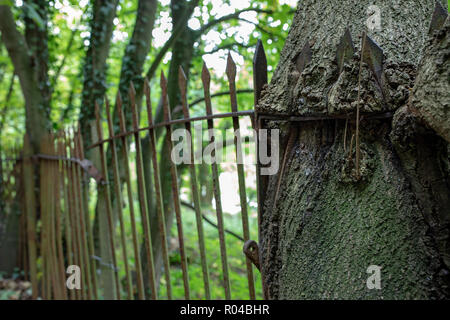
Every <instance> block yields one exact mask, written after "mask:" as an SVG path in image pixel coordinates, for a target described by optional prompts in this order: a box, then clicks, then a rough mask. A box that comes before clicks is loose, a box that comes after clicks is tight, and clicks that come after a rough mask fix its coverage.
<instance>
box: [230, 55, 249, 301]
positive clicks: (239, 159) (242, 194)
mask: <svg viewBox="0 0 450 320" xmlns="http://www.w3.org/2000/svg"><path fill="white" fill-rule="evenodd" d="M226 72H227V76H228V82H229V87H230V102H231V111H232V112H237V111H238V105H237V98H236V64H235V63H234V61H233V59H232V57H231V53H230V54H228V61H227V69H226ZM233 129H234V146H235V150H236V166H237V172H238V181H239V198H240V200H241V217H242V229H243V231H244V241H245V242H247V241H248V240H249V239H250V228H249V226H248V212H247V193H246V190H245V173H244V164H243V163H244V159H243V156H242V145H241V133H240V126H239V117H233ZM245 262H246V265H247V280H248V290H249V293H250V299H252V300H255V299H256V295H255V280H254V277H253V267H252V262H251V261H250V259H249V258H248V257H247V256H246V257H245Z"/></svg>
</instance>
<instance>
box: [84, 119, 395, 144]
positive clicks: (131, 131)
mask: <svg viewBox="0 0 450 320" xmlns="http://www.w3.org/2000/svg"><path fill="white" fill-rule="evenodd" d="M254 115H255V112H254V110H246V111H237V112H226V113H218V114H212V115H206V116H199V117H192V118H182V119H175V120H170V121H163V122H160V123H156V124H154V125H151V126H147V127H143V128H139V129H137V130H129V131H127V132H123V133H119V134H116V135H115V136H113V137H110V138H107V139H103V140H101V141H98V142H97V143H94V144H92V145H90V146H89V147H87V149H88V150H89V149H93V148H95V147H98V146H99V145H101V144H104V143H107V142H110V141H111V140H114V139H117V138H121V137H124V136H125V137H126V136H129V135H132V134H135V133H138V132H141V131H147V130H150V129H155V128H160V127H167V126H169V125H174V124H183V123H187V122H194V121H202V120H211V119H222V118H232V117H239V116H250V117H252V116H254ZM393 116H394V114H393V112H385V113H362V114H361V120H372V119H389V118H392V117H393ZM258 117H259V118H261V119H265V120H285V121H296V122H297V121H298V122H306V121H320V120H347V119H349V120H351V119H352V118H353V114H342V115H308V116H293V115H289V114H268V113H261V112H258Z"/></svg>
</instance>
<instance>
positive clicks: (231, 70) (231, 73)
mask: <svg viewBox="0 0 450 320" xmlns="http://www.w3.org/2000/svg"><path fill="white" fill-rule="evenodd" d="M226 71H227V76H228V79H235V78H236V64H235V63H234V61H233V58H232V57H231V52H229V53H228V58H227V68H226Z"/></svg>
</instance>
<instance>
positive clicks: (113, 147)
mask: <svg viewBox="0 0 450 320" xmlns="http://www.w3.org/2000/svg"><path fill="white" fill-rule="evenodd" d="M105 108H106V117H107V120H108V133H109V136H110V137H113V136H114V128H113V124H112V119H111V112H110V109H109V101H108V98H106V97H105ZM110 147H111V153H112V166H113V173H114V191H115V197H116V201H117V205H116V207H117V216H118V217H119V224H120V240H121V242H122V243H121V244H122V255H123V260H124V265H125V277H126V281H127V293H128V299H130V300H133V299H134V297H133V281H132V279H131V275H130V268H129V266H128V254H127V242H126V233H125V223H124V221H123V202H122V184H121V182H120V175H119V166H118V160H117V148H116V141H115V140H114V139H112V140H111V142H110Z"/></svg>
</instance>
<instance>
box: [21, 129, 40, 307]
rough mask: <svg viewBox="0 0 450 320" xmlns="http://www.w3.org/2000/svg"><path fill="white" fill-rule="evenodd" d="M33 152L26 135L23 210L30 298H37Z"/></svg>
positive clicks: (24, 143)
mask: <svg viewBox="0 0 450 320" xmlns="http://www.w3.org/2000/svg"><path fill="white" fill-rule="evenodd" d="M32 155H33V150H32V149H31V144H30V138H29V136H28V134H27V133H26V134H25V136H24V142H23V158H24V159H23V179H24V192H25V209H26V215H27V233H28V237H27V238H28V256H29V261H30V263H29V265H30V279H31V290H32V298H33V300H36V299H37V297H38V280H37V265H36V261H37V250H36V242H37V237H36V197H35V191H34V167H33V166H34V165H33V163H32V162H31V156H32Z"/></svg>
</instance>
